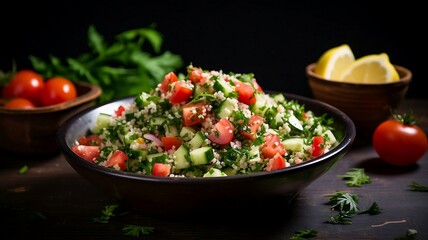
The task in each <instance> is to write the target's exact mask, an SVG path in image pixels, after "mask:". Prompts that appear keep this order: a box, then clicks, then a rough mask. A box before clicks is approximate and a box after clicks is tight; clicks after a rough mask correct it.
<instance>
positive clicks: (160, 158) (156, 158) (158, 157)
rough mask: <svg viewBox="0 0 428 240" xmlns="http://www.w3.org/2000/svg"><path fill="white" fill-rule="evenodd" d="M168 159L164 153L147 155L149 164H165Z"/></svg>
mask: <svg viewBox="0 0 428 240" xmlns="http://www.w3.org/2000/svg"><path fill="white" fill-rule="evenodd" d="M167 158H168V154H166V153H163V152H162V153H152V154H148V155H147V161H149V162H158V163H165V160H166V159H167Z"/></svg>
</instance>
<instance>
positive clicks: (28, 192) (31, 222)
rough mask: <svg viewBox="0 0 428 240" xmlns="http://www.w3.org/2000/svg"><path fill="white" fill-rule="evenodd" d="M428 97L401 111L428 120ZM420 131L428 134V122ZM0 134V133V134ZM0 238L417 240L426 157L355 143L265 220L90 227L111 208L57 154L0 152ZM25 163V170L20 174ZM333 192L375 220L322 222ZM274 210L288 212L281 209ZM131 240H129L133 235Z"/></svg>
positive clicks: (132, 217) (146, 221)
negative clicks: (405, 160) (356, 172)
mask: <svg viewBox="0 0 428 240" xmlns="http://www.w3.org/2000/svg"><path fill="white" fill-rule="evenodd" d="M427 106H428V100H416V99H412V100H406V101H405V102H403V103H402V104H401V106H400V109H402V110H405V111H408V110H410V109H412V110H413V111H414V113H415V115H416V117H425V118H427V117H428V108H427ZM420 124H421V127H422V128H423V129H424V130H425V132H427V133H428V119H423V120H422V121H421V122H420ZM0 137H1V136H0ZM0 163H1V165H0V166H1V167H0V229H1V232H0V239H133V238H131V237H128V236H125V235H124V234H123V233H122V228H123V226H124V225H125V224H133V225H144V226H149V227H153V228H154V232H153V233H152V234H150V235H145V236H142V237H140V239H289V238H290V237H291V236H293V235H294V231H296V230H304V229H313V230H316V231H317V232H318V235H317V237H314V238H311V239H395V238H398V237H401V236H404V234H405V233H406V231H407V229H415V230H417V231H418V233H417V239H428V228H427V225H428V192H415V191H411V190H410V188H409V184H410V183H411V182H417V183H420V184H422V185H424V186H427V185H428V154H425V155H424V157H423V158H422V159H421V160H420V161H419V162H418V163H417V164H416V165H414V166H410V167H392V166H388V165H386V164H384V163H383V162H382V161H381V160H380V159H379V158H378V156H377V154H376V152H375V150H374V149H373V148H372V146H371V145H370V141H369V140H367V141H365V142H361V141H360V142H357V144H354V145H353V147H352V148H351V150H350V151H349V152H348V153H347V154H346V156H345V157H344V158H343V159H342V160H340V161H339V162H338V163H336V165H334V167H333V168H332V169H331V170H330V171H329V172H327V173H326V174H324V175H323V176H322V177H320V178H319V179H317V180H316V181H315V182H313V183H312V184H311V185H309V186H308V187H307V188H306V189H304V190H303V191H302V192H301V193H300V194H299V195H298V196H297V197H296V198H295V199H294V201H293V202H292V203H291V204H290V205H287V204H285V203H284V205H283V206H269V205H266V206H265V208H264V209H260V211H266V212H271V213H272V214H271V217H266V216H265V217H263V218H256V217H254V218H247V219H238V220H234V221H228V219H229V215H230V214H232V213H227V212H218V213H217V214H218V216H222V218H221V219H220V220H217V221H213V220H210V219H212V214H209V213H201V214H199V215H198V216H195V221H183V220H181V219H180V217H179V216H177V218H176V219H173V220H162V219H156V218H149V217H145V216H142V215H139V214H136V213H132V212H130V213H128V214H125V215H121V216H116V217H113V218H111V220H110V221H109V223H105V224H102V223H94V222H93V221H92V220H93V219H94V218H95V217H99V216H100V215H101V211H102V210H103V209H104V207H105V206H106V205H110V204H117V202H116V201H115V199H114V198H113V197H111V196H108V195H106V194H105V193H103V192H101V191H100V190H99V189H97V188H96V187H95V186H93V185H91V184H90V183H89V182H87V181H86V180H85V179H83V178H82V177H80V176H79V175H78V174H77V173H76V172H75V171H74V169H72V168H71V167H70V165H69V164H68V163H67V162H66V160H65V159H64V157H63V156H62V155H61V154H58V155H57V156H55V157H52V158H49V159H31V158H25V159H22V158H17V157H15V156H13V155H5V154H3V155H0ZM24 165H27V166H28V168H29V169H28V172H27V173H25V174H19V169H20V168H21V167H22V166H24ZM353 167H358V168H364V169H365V171H366V174H367V175H369V176H370V178H371V180H372V182H371V183H370V184H365V185H363V186H361V187H347V186H346V185H345V182H344V180H342V179H341V178H339V177H338V175H341V174H344V173H345V172H347V171H348V170H349V169H350V168H353ZM336 190H339V191H348V192H352V193H355V194H358V195H359V196H360V199H359V207H360V208H361V209H366V208H368V207H369V206H370V205H371V204H372V203H373V202H377V203H378V204H379V206H380V208H381V209H382V212H381V213H380V214H378V215H368V214H363V215H357V216H355V217H353V218H352V224H350V225H335V224H329V223H326V220H327V218H328V217H329V216H331V215H333V214H334V212H332V211H331V210H330V209H329V206H328V205H326V202H327V199H328V198H327V197H326V196H324V195H325V194H329V193H334V192H335V191H336ZM280 208H283V209H285V210H286V211H279V209H280ZM134 239H135V238H134Z"/></svg>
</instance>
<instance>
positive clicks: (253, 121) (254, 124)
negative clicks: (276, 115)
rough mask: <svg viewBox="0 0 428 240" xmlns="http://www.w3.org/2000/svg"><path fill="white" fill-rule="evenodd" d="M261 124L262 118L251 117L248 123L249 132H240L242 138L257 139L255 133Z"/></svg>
mask: <svg viewBox="0 0 428 240" xmlns="http://www.w3.org/2000/svg"><path fill="white" fill-rule="evenodd" d="M262 124H263V118H262V117H260V116H257V115H253V116H251V117H250V120H249V121H248V128H249V130H250V131H249V132H241V134H242V135H243V136H245V137H246V138H248V139H251V140H254V139H256V137H257V135H256V134H257V132H258V131H259V129H260V126H261V125H262Z"/></svg>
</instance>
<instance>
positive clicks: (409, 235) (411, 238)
mask: <svg viewBox="0 0 428 240" xmlns="http://www.w3.org/2000/svg"><path fill="white" fill-rule="evenodd" d="M417 233H418V231H416V230H415V229H407V231H406V234H405V235H404V236H401V237H398V238H394V240H415V239H416V234H417Z"/></svg>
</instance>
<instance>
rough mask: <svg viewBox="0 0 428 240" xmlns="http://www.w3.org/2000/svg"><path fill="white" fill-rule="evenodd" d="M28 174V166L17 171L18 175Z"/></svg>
mask: <svg viewBox="0 0 428 240" xmlns="http://www.w3.org/2000/svg"><path fill="white" fill-rule="evenodd" d="M27 172H28V166H27V165H24V166H22V167H21V168H20V169H19V174H25V173H27Z"/></svg>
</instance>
